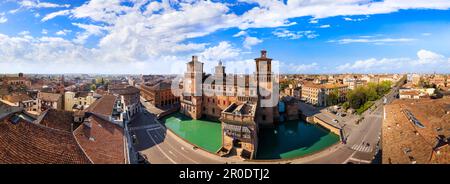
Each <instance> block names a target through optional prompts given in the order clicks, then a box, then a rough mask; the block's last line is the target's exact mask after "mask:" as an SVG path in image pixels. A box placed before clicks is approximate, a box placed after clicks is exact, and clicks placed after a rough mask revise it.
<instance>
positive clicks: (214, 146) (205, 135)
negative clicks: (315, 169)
mask: <svg viewBox="0 0 450 184" xmlns="http://www.w3.org/2000/svg"><path fill="white" fill-rule="evenodd" d="M163 122H164V123H165V125H166V126H167V128H169V129H171V130H172V131H174V132H175V133H176V134H177V135H179V136H181V137H183V138H184V139H186V140H188V141H189V142H191V143H192V144H195V145H197V146H198V147H201V148H203V149H205V150H207V151H209V152H211V153H215V152H216V151H217V150H218V149H220V147H221V144H222V134H221V126H220V122H217V121H208V120H192V119H191V118H188V117H186V116H185V115H183V114H181V113H174V114H171V115H169V116H167V117H165V118H164V119H163ZM338 141H339V136H337V135H336V134H333V133H331V132H329V131H327V130H325V129H323V128H321V127H318V126H317V125H312V124H307V123H304V122H302V121H291V122H286V123H282V124H280V125H278V126H277V127H275V128H274V129H261V130H260V132H259V144H258V152H257V155H256V158H257V159H280V158H295V157H299V156H304V155H307V154H311V153H314V152H317V151H320V150H322V149H325V148H327V147H329V146H331V145H333V144H334V143H336V142H338Z"/></svg>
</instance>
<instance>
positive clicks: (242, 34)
mask: <svg viewBox="0 0 450 184" xmlns="http://www.w3.org/2000/svg"><path fill="white" fill-rule="evenodd" d="M245 35H247V32H245V31H239V32H238V33H236V34H234V35H233V37H240V36H245Z"/></svg>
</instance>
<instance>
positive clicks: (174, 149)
mask: <svg viewBox="0 0 450 184" xmlns="http://www.w3.org/2000/svg"><path fill="white" fill-rule="evenodd" d="M129 130H130V133H131V135H133V134H134V135H136V138H137V140H136V143H135V144H133V146H134V148H135V150H137V151H139V152H141V153H142V154H144V155H146V157H147V160H148V161H149V162H150V163H151V164H166V163H172V164H197V163H221V162H219V161H218V160H215V159H212V158H210V157H215V156H214V155H208V154H209V153H203V151H202V150H198V149H196V150H194V149H193V146H192V145H190V144H188V143H185V142H184V141H182V140H180V139H179V138H178V137H176V136H175V135H173V134H172V133H171V132H168V130H166V128H165V127H164V126H162V125H161V124H159V123H158V122H156V121H155V115H153V114H151V113H148V112H147V111H144V112H142V113H139V114H137V115H136V117H135V119H134V120H133V121H132V122H131V123H130V125H129ZM224 163H225V162H224Z"/></svg>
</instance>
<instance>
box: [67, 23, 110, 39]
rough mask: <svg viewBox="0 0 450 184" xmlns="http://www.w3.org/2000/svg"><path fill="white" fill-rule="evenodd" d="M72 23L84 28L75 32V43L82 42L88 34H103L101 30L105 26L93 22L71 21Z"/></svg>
mask: <svg viewBox="0 0 450 184" xmlns="http://www.w3.org/2000/svg"><path fill="white" fill-rule="evenodd" d="M72 25H74V26H77V27H79V28H81V29H84V32H80V33H77V36H76V38H75V39H74V42H75V43H80V44H83V43H84V42H85V41H86V39H88V38H89V37H90V36H92V35H95V36H100V35H102V34H103V31H104V30H106V28H105V27H102V26H97V25H93V24H80V23H72Z"/></svg>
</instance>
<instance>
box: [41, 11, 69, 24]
mask: <svg viewBox="0 0 450 184" xmlns="http://www.w3.org/2000/svg"><path fill="white" fill-rule="evenodd" d="M69 14H70V10H61V11H57V12H53V13H50V14H47V15H46V16H45V17H44V18H42V19H41V21H42V22H45V21H48V20H50V19H53V18H55V17H57V16H64V15H69Z"/></svg>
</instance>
